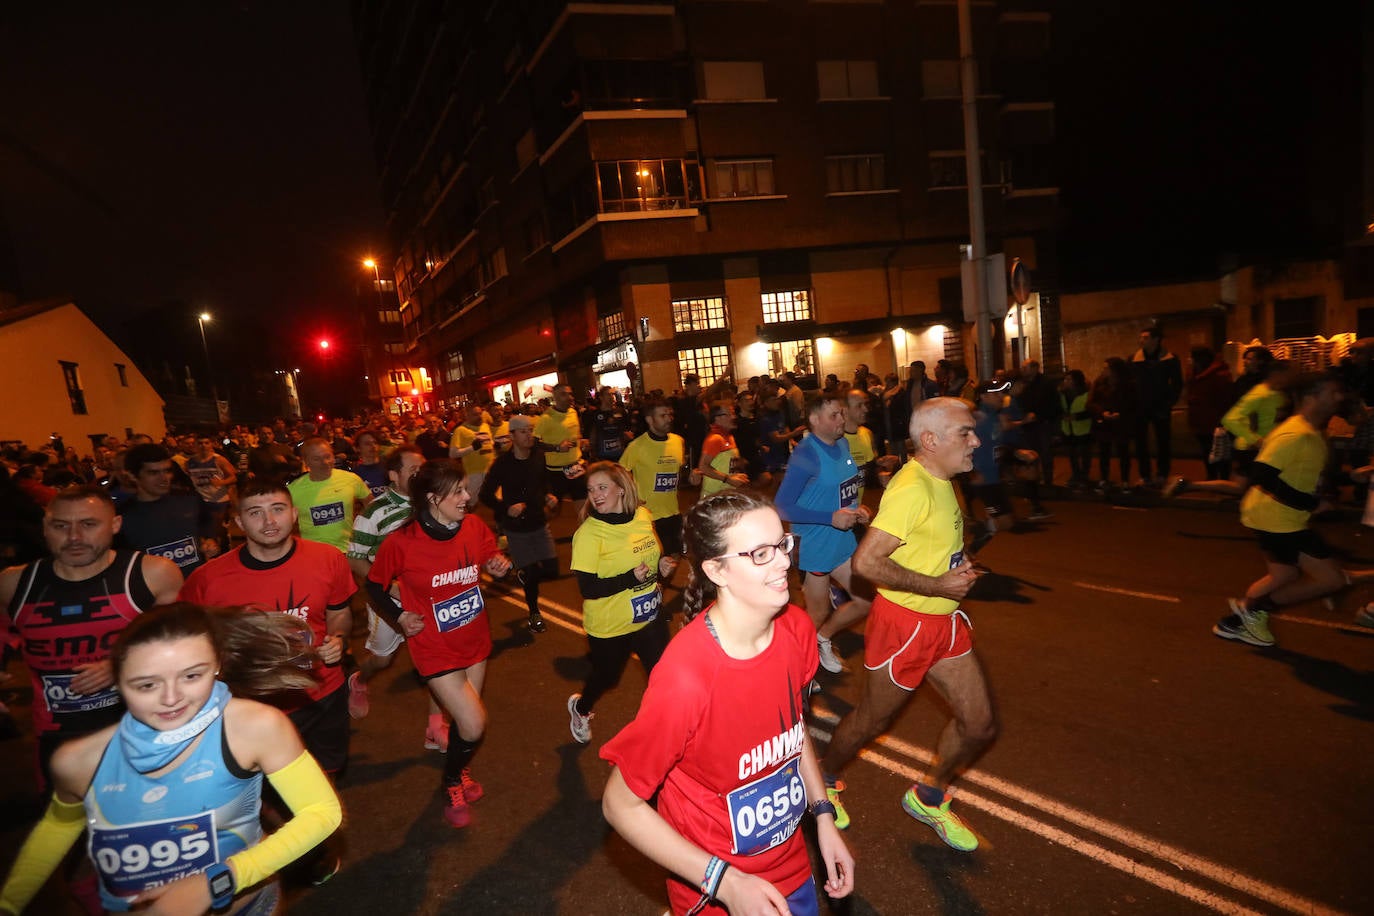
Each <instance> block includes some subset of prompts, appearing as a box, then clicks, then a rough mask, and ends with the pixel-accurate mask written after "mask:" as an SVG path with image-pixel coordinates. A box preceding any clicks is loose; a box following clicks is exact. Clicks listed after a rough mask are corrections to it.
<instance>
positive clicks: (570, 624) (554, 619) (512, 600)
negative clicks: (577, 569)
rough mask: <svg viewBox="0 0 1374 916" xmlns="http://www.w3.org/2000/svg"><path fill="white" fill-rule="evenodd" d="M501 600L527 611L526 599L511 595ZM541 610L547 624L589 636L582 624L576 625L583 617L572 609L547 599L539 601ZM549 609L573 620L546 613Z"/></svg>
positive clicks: (502, 596) (504, 596)
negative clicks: (553, 609)
mask: <svg viewBox="0 0 1374 916" xmlns="http://www.w3.org/2000/svg"><path fill="white" fill-rule="evenodd" d="M500 599H501V600H502V601H504V602H506V604H509V605H513V606H515V607H518V608H519V609H520V610H521V611H524V610H525V602H524V599H521V598H516V597H513V596H511V595H501V596H500ZM539 608H540V611H539V613H540V615H541V616H542V617H543V618H544V620H545V622H547V623H551V624H553V625H554V626H556V627H562V628H563V629H565V630H567V631H568V632H570V633H576V634H577V635H578V636H586V635H587V631H586V630H584V629H582V627H581V625H580V624H578V623H576V621H577V620H580V619H581V618H582V615H581V614H578V613H577V612H576V611H574V610H572V609H571V608H566V607H564V606H563V605H561V604H557V603H555V602H553V601H549V600H548V599H546V598H540V599H539ZM549 608H555V609H557V610H559V611H562V612H563V613H564V614H567V615H568V616H569V617H572V618H573V620H564V619H563V617H562V616H561V615H560V614H549V613H545V612H546V611H547V610H548V609H549Z"/></svg>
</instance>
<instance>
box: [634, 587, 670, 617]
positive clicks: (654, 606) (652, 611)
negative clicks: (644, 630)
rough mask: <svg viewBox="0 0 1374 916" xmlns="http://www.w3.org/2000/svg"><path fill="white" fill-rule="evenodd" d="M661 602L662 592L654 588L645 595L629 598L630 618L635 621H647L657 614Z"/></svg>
mask: <svg viewBox="0 0 1374 916" xmlns="http://www.w3.org/2000/svg"><path fill="white" fill-rule="evenodd" d="M662 604H663V592H661V591H659V590H658V589H657V588H655V589H654V590H653V591H651V592H649V593H648V594H647V595H640V596H638V597H633V596H632V597H631V598H630V618H631V619H632V620H633V621H634V622H635V623H648V622H649V621H650V620H653V619H654V618H655V617H657V616H658V609H659V607H660V606H661V605H662Z"/></svg>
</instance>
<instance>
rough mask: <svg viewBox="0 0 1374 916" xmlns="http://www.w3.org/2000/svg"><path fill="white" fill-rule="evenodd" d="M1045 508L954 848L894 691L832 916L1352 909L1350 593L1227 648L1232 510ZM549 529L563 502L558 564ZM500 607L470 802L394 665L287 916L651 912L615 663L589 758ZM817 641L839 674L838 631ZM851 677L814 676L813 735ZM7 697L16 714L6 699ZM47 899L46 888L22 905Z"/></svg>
mask: <svg viewBox="0 0 1374 916" xmlns="http://www.w3.org/2000/svg"><path fill="white" fill-rule="evenodd" d="M870 498H872V497H870ZM1121 502H1123V503H1130V502H1132V500H1122V501H1121ZM1022 506H1023V507H1024V504H1022ZM1049 506H1050V508H1051V509H1052V510H1053V511H1054V513H1055V517H1054V518H1053V519H1052V520H1050V521H1048V522H1046V523H1043V524H1041V525H1038V526H1034V527H1030V528H1028V529H1027V530H1025V531H1024V532H1022V533H1011V532H1009V533H1003V534H999V535H998V536H997V537H996V538H995V539H994V540H993V541H992V542H991V543H990V544H989V545H988V546H987V548H986V549H985V550H984V551H983V554H982V560H983V561H984V562H985V564H986V565H987V566H988V567H989V568H990V569H991V570H992V572H991V573H990V574H989V575H987V576H986V577H985V578H984V579H983V580H981V581H980V582H979V585H978V587H977V589H976V591H975V593H974V595H973V596H971V597H972V600H970V601H968V602H967V606H968V609H969V612H970V615H971V617H972V619H973V622H974V625H975V634H976V641H977V647H978V652H979V654H980V656H981V658H982V660H983V663H984V665H985V667H986V668H987V670H988V673H989V676H990V679H991V682H992V684H993V688H994V691H995V694H996V697H997V702H998V709H999V715H1000V719H1001V725H1002V731H1001V735H1000V737H999V739H998V741H997V743H996V745H995V746H994V747H993V748H992V749H991V750H990V751H989V752H988V754H987V755H986V756H985V757H984V758H983V759H982V760H980V761H979V762H978V764H977V766H976V768H975V769H974V770H972V771H970V772H969V773H968V774H966V776H965V778H964V779H963V781H962V783H961V786H960V790H959V793H958V795H957V796H956V802H955V804H956V805H957V806H958V809H959V810H960V811H961V812H962V813H963V814H964V815H965V818H966V820H967V821H968V822H969V823H970V825H971V826H972V827H973V828H974V829H975V830H976V831H977V832H978V833H979V834H980V836H981V838H982V846H981V848H980V849H979V850H978V851H977V852H975V853H973V854H962V853H958V852H955V851H953V850H951V849H949V848H947V847H945V846H944V845H943V844H942V843H941V842H940V841H939V839H938V838H937V837H936V836H935V834H934V833H933V832H932V831H931V830H930V829H929V828H927V827H925V826H923V825H921V824H919V823H917V822H915V821H913V820H911V819H910V818H908V817H907V816H906V815H905V814H904V813H903V812H902V809H901V807H900V804H899V799H900V797H901V794H902V792H903V791H904V790H905V788H906V785H907V783H908V782H909V781H910V780H911V779H912V778H913V777H914V776H915V775H917V774H918V773H919V772H921V770H922V768H923V764H924V761H926V760H927V759H928V756H927V755H928V754H929V750H930V748H931V747H932V745H933V743H934V740H935V738H936V735H937V733H938V731H939V729H940V727H941V725H942V724H943V721H944V715H943V712H942V710H941V709H940V705H939V703H938V701H936V700H935V699H934V696H933V694H932V693H931V692H930V691H928V690H922V691H918V692H917V695H916V697H915V699H914V701H913V702H912V703H911V704H910V705H909V706H908V708H907V709H906V711H905V713H904V714H903V715H902V716H901V718H900V719H899V720H898V721H897V723H896V724H895V725H894V727H893V729H892V731H891V732H890V734H889V735H888V736H886V737H885V738H883V739H881V740H880V741H879V742H877V743H875V744H874V745H872V746H871V747H870V748H869V750H868V751H866V752H865V754H864V756H863V757H862V758H861V759H859V760H856V761H855V762H854V763H853V764H851V765H850V767H849V768H848V770H847V771H846V773H845V778H846V780H847V782H848V784H849V789H848V791H847V792H846V794H845V799H846V804H847V806H848V808H849V811H850V813H851V815H852V817H853V819H854V823H853V826H852V827H851V829H850V830H849V831H848V833H847V834H846V839H847V841H848V842H849V843H850V845H851V848H852V850H853V851H854V853H855V856H856V859H857V868H856V878H857V891H856V894H855V896H854V898H853V899H852V900H850V901H848V902H847V903H844V904H842V905H837V906H836V907H834V908H833V912H838V913H850V914H855V916H859V914H871V913H881V914H926V913H930V914H959V916H964V914H970V916H973V914H983V913H1068V914H1079V913H1081V914H1102V913H1142V914H1154V913H1191V912H1205V911H1220V912H1227V913H1248V912H1258V913H1283V912H1293V913H1369V912H1374V881H1371V879H1370V877H1369V874H1368V872H1366V871H1365V867H1366V866H1365V863H1364V861H1363V858H1364V855H1365V854H1367V852H1368V850H1370V849H1372V848H1374V818H1371V816H1370V812H1371V811H1372V810H1374V804H1371V802H1374V778H1372V777H1371V771H1370V767H1369V758H1370V749H1371V747H1374V732H1372V731H1371V720H1374V675H1372V674H1371V659H1372V658H1374V631H1370V630H1365V629H1362V628H1360V627H1356V626H1354V625H1352V624H1351V623H1350V621H1351V618H1352V616H1353V613H1354V610H1355V608H1357V607H1358V606H1359V604H1360V603H1362V602H1363V601H1366V600H1372V599H1374V587H1365V588H1364V589H1363V590H1361V589H1358V588H1357V589H1356V590H1354V591H1352V592H1351V593H1349V594H1346V595H1344V596H1342V597H1341V598H1340V599H1339V602H1338V606H1337V607H1336V608H1334V609H1330V608H1327V607H1324V606H1323V605H1321V604H1320V603H1313V604H1310V605H1305V606H1301V607H1298V608H1295V609H1293V610H1292V611H1291V612H1289V613H1288V614H1287V615H1286V619H1279V620H1277V621H1276V622H1274V623H1273V629H1274V632H1275V635H1276V636H1277V638H1278V641H1279V645H1278V646H1277V647H1275V648H1272V649H1263V650H1262V649H1252V648H1249V647H1246V646H1242V645H1240V644H1237V643H1231V642H1225V641H1223V640H1220V639H1217V638H1216V637H1214V636H1212V635H1211V634H1210V632H1209V630H1210V627H1211V625H1212V623H1213V622H1214V621H1215V620H1216V618H1218V617H1219V616H1221V614H1222V613H1224V610H1225V599H1226V597H1227V596H1228V595H1235V594H1239V593H1240V592H1241V591H1242V590H1243V588H1244V587H1245V585H1246V584H1247V583H1248V582H1249V581H1250V580H1251V579H1253V578H1254V577H1255V576H1256V575H1258V574H1259V573H1260V571H1261V569H1262V567H1261V564H1260V559H1259V554H1258V551H1257V549H1256V548H1255V547H1254V546H1253V544H1252V542H1251V540H1250V538H1249V537H1248V535H1247V533H1246V532H1245V530H1244V529H1243V528H1241V526H1240V525H1239V523H1238V521H1237V519H1236V514H1235V512H1234V510H1233V508H1232V507H1233V506H1234V503H1232V504H1230V506H1225V505H1223V506H1217V505H1216V504H1215V503H1213V502H1211V501H1210V500H1209V499H1207V498H1199V499H1196V500H1194V499H1191V498H1190V499H1186V500H1184V501H1182V503H1181V504H1180V505H1179V506H1178V507H1169V508H1140V507H1137V506H1132V505H1114V504H1111V503H1108V502H1105V501H1097V500H1082V501H1069V500H1053V501H1050V503H1049ZM1353 519H1354V515H1353V514H1352V513H1349V512H1347V513H1344V515H1343V517H1341V518H1337V519H1334V520H1331V521H1327V522H1324V523H1322V524H1321V525H1320V529H1321V530H1322V532H1323V534H1324V535H1325V536H1326V537H1327V538H1328V539H1329V540H1331V541H1332V542H1333V543H1336V544H1338V545H1339V546H1340V548H1341V550H1342V551H1343V552H1344V554H1345V555H1346V557H1347V560H1348V562H1349V563H1350V564H1351V565H1352V566H1358V567H1366V566H1374V532H1371V531H1369V530H1368V529H1362V528H1360V527H1359V526H1358V525H1357V524H1356V523H1355V521H1354V520H1353ZM572 527H573V522H572V513H571V511H570V510H568V509H566V508H565V510H564V517H563V518H561V519H559V520H557V521H556V522H555V534H556V535H559V537H560V543H559V551H560V556H561V558H562V561H563V564H564V566H565V567H566V563H567V554H568V549H569V548H568V543H567V539H568V536H569V535H570V533H571V530H572ZM681 578H682V576H681V573H680V574H679V582H680V581H681ZM501 592H502V588H501V586H499V585H498V586H492V587H491V588H489V590H488V604H487V607H488V610H489V612H490V614H491V618H492V626H493V632H494V635H495V638H496V652H495V654H494V656H493V658H492V660H491V664H490V666H489V674H488V681H487V689H486V699H487V703H488V706H489V711H490V728H489V732H488V735H487V739H486V742H485V744H484V745H483V747H482V749H481V751H480V752H479V753H478V755H477V758H476V760H475V761H474V764H473V773H474V775H475V776H476V777H477V778H478V779H479V780H480V781H481V782H482V783H483V784H484V786H485V788H486V792H487V796H486V798H485V799H483V800H482V801H481V802H479V803H478V804H476V805H475V806H474V808H473V812H474V822H473V824H472V826H470V827H468V828H467V829H465V830H461V831H458V830H453V829H452V828H449V827H448V826H447V825H446V824H445V823H444V822H443V819H442V815H441V813H440V812H441V807H442V800H441V797H440V793H439V782H440V767H441V757H440V755H438V754H436V753H434V752H427V751H424V750H423V749H422V748H421V739H422V735H423V731H424V724H425V700H424V695H423V692H422V690H423V689H422V687H421V686H420V684H419V683H418V681H417V679H416V678H415V676H414V674H413V672H412V671H411V668H410V665H409V662H408V660H407V659H406V658H405V655H404V653H402V655H401V657H400V659H399V660H398V662H397V663H396V664H395V665H394V666H393V667H392V669H391V670H389V671H388V672H386V673H384V674H383V675H382V676H381V677H380V678H378V680H377V681H375V682H374V687H373V690H372V713H371V715H370V716H369V717H368V718H366V719H364V720H362V721H360V722H357V723H355V726H356V727H355V730H354V735H353V749H352V759H351V763H350V766H349V769H348V772H347V774H346V776H345V777H344V779H343V780H342V782H341V791H342V795H343V799H344V805H345V809H346V819H345V826H344V836H345V841H346V845H347V850H348V851H347V857H346V867H345V869H344V870H343V871H342V872H341V873H340V874H339V875H338V876H337V877H336V878H335V879H334V880H333V881H331V882H330V883H329V884H327V885H325V886H324V887H322V888H318V889H304V890H293V891H291V892H290V896H289V901H290V910H291V912H293V913H300V914H331V916H333V914H339V913H363V912H388V913H425V914H429V913H472V912H484V913H588V912H591V913H627V914H645V916H654V914H658V913H661V912H663V910H664V908H665V902H664V900H665V898H664V891H663V885H662V877H663V876H662V873H661V871H660V870H659V869H658V868H657V867H655V866H653V865H651V864H650V863H648V862H647V861H646V860H645V859H644V858H643V857H642V856H640V855H639V854H638V853H637V852H635V851H634V850H632V849H631V848H630V847H629V846H627V845H626V844H625V843H624V842H623V841H621V840H620V839H619V838H618V837H617V836H616V835H615V834H613V833H612V832H610V831H609V829H608V828H607V826H606V824H605V822H604V820H603V819H602V818H601V814H600V801H599V800H600V796H601V790H602V786H603V785H604V782H605V778H606V773H607V768H606V766H605V765H604V763H602V762H601V761H600V760H599V758H598V757H597V749H598V748H599V746H600V744H601V743H602V742H603V741H604V740H605V739H607V738H609V737H610V736H611V735H613V734H614V733H615V732H616V731H617V730H618V729H619V728H620V727H621V726H622V725H624V724H625V723H626V722H627V721H628V720H629V719H630V718H631V717H632V716H633V715H634V712H635V710H636V708H637V705H638V700H639V697H640V695H641V693H642V691H643V687H644V677H643V674H642V672H641V671H640V670H639V669H637V668H635V667H632V668H631V669H630V670H628V671H627V673H626V676H625V678H624V680H623V682H622V683H621V685H620V687H619V688H618V689H617V690H615V691H614V692H612V693H611V694H610V695H608V696H607V697H606V698H605V699H604V700H603V701H602V702H601V703H600V704H599V705H598V707H597V713H596V718H595V719H594V720H593V728H594V736H593V740H592V743H591V745H590V746H586V747H583V746H581V745H578V744H576V743H574V742H573V741H572V739H571V736H570V735H569V732H568V726H567V713H566V710H565V706H564V704H565V702H566V698H567V696H568V694H569V693H571V692H573V691H574V690H577V689H578V688H579V686H580V684H581V678H582V676H583V675H584V673H585V671H586V666H585V661H584V659H583V654H584V651H585V640H584V638H583V636H582V635H581V632H580V630H579V628H578V616H579V614H578V610H577V609H578V608H579V607H580V602H579V601H578V600H577V598H576V587H575V583H574V581H573V580H572V579H570V578H564V579H561V580H559V581H558V582H556V583H554V584H553V585H552V586H547V587H546V588H545V593H546V599H545V601H546V606H545V616H546V618H547V619H548V621H549V624H550V626H549V628H548V631H547V632H546V633H544V634H542V635H539V636H537V637H536V636H532V635H531V634H529V633H528V632H527V631H526V630H525V628H524V623H523V621H524V611H523V606H522V604H521V602H520V601H519V600H518V598H512V599H509V600H507V599H503V598H502V597H500V595H501ZM677 604H678V602H677V601H676V600H674V601H672V602H671V604H670V606H676V605H677ZM679 619H680V618H679ZM837 644H838V647H839V649H840V650H841V652H842V654H844V655H845V656H847V657H848V659H849V661H850V664H851V668H858V667H859V659H860V658H861V651H862V634H861V633H860V632H854V633H847V634H843V635H842V636H841V637H840V638H839V639H838V640H837ZM355 651H361V641H360V640H359V641H358V645H356V646H355ZM14 670H15V672H16V674H18V673H20V672H19V671H18V668H17V666H15V668H14ZM858 678H859V674H857V673H854V672H853V671H851V672H850V673H846V674H842V675H838V676H830V675H827V674H825V673H824V672H822V673H821V683H822V685H823V688H824V690H823V693H822V694H821V695H819V696H818V697H816V699H815V702H814V706H813V711H814V713H815V716H814V725H813V734H815V735H816V737H817V739H818V740H820V741H824V740H825V739H826V737H827V736H828V734H829V730H830V728H831V727H832V726H833V722H834V721H835V717H836V716H837V715H842V714H843V713H844V712H845V711H846V710H847V709H848V708H849V706H850V704H851V703H852V702H853V700H854V697H855V695H856V688H857V686H858ZM18 680H19V679H18V678H17V679H16V681H18ZM8 695H9V697H10V698H11V699H12V700H16V702H14V704H13V706H14V709H15V712H16V714H17V715H18V717H19V718H20V719H21V720H24V719H26V717H27V714H28V708H27V705H26V703H27V700H26V698H25V697H24V696H23V693H22V691H17V690H11V691H9V693H8ZM21 725H22V726H23V728H24V732H25V734H24V736H23V737H21V738H19V739H15V740H9V741H5V742H0V767H3V769H0V775H3V778H4V783H3V786H0V817H3V825H0V826H2V827H3V833H2V834H0V862H8V861H10V860H11V859H12V857H13V855H14V851H15V849H16V848H17V844H18V842H19V841H20V840H21V839H22V836H23V827H22V826H21V821H22V820H23V818H24V816H25V815H27V814H29V813H30V812H31V811H32V809H33V805H32V803H31V801H30V799H31V795H32V777H31V775H30V766H29V763H28V760H29V757H28V755H29V754H31V752H32V743H31V742H30V741H29V740H28V737H27V722H26V721H21ZM39 907H41V908H39ZM69 909H70V908H69V907H68V905H67V904H66V902H65V901H64V899H63V897H62V896H61V894H60V892H58V891H56V890H55V889H53V888H52V887H51V886H50V889H49V891H48V893H47V894H46V895H45V897H44V898H42V900H41V901H40V902H39V904H36V906H35V909H34V910H33V911H34V912H50V913H60V912H64V911H67V910H69ZM825 909H826V907H825V904H822V911H823V912H824V911H825Z"/></svg>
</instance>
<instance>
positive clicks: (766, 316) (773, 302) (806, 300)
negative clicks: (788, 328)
mask: <svg viewBox="0 0 1374 916" xmlns="http://www.w3.org/2000/svg"><path fill="white" fill-rule="evenodd" d="M814 317H815V316H814V315H812V314H811V294H810V293H809V292H807V291H806V290H804V289H796V290H791V291H789V292H782V293H764V294H763V323H764V324H776V323H778V322H782V321H808V320H810V319H811V318H814Z"/></svg>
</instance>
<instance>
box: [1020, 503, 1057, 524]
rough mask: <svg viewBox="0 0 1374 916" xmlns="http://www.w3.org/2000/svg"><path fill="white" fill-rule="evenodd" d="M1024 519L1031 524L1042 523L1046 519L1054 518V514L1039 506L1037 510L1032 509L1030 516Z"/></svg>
mask: <svg viewBox="0 0 1374 916" xmlns="http://www.w3.org/2000/svg"><path fill="white" fill-rule="evenodd" d="M1026 518H1027V519H1028V520H1030V521H1032V522H1043V521H1044V520H1045V519H1047V518H1054V513H1053V512H1051V511H1050V510H1048V509H1046V508H1045V507H1044V506H1041V507H1040V508H1038V509H1032V510H1031V514H1030V515H1028V516H1026Z"/></svg>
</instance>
